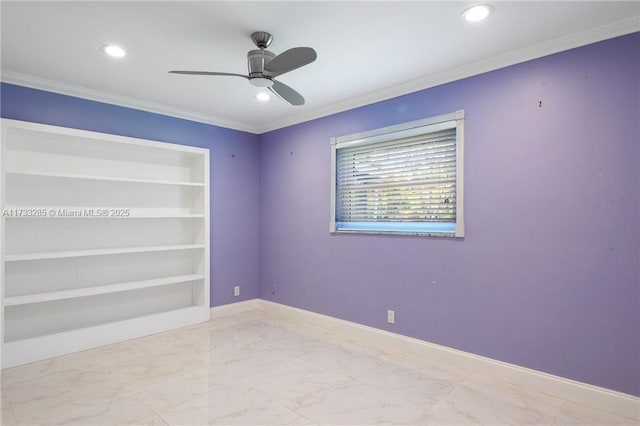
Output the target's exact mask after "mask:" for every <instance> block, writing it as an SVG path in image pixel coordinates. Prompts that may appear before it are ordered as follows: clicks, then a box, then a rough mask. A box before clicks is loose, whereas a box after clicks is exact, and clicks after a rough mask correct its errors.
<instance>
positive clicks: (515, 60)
mask: <svg viewBox="0 0 640 426" xmlns="http://www.w3.org/2000/svg"><path fill="white" fill-rule="evenodd" d="M638 31H640V22H638V18H636V17H632V18H628V19H624V20H622V21H618V22H614V23H612V24H607V25H603V26H600V27H596V28H592V29H590V30H587V31H583V32H581V33H577V34H569V35H567V36H564V37H560V38H558V39H555V40H549V41H546V42H543V43H538V44H534V45H531V46H527V47H523V48H521V49H518V50H514V51H512V52H508V53H505V54H502V55H498V56H493V57H490V58H487V59H483V60H480V61H477V62H474V63H471V64H467V65H463V66H461V67H457V68H453V69H449V70H445V71H442V72H439V73H436V74H431V75H428V76H426V77H423V78H420V79H417V80H414V81H410V82H408V83H403V84H398V85H396V86H391V87H388V88H385V89H382V90H378V91H374V92H368V93H367V94H365V95H362V96H357V97H354V98H350V99H347V100H345V101H341V102H336V103H334V104H331V105H326V106H322V107H318V108H313V109H309V110H305V111H304V112H302V111H301V112H300V113H299V114H295V113H294V114H289V115H287V116H286V117H284V118H282V119H280V120H271V121H270V122H269V123H268V124H267V125H265V126H261V127H259V129H258V130H257V133H258V134H260V133H266V132H270V131H272V130H277V129H281V128H284V127H288V126H293V125H294V124H299V123H304V122H306V121H311V120H315V119H318V118H322V117H326V116H329V115H333V114H337V113H339V112H344V111H348V110H351V109H355V108H359V107H362V106H365V105H371V104H374V103H376V102H381V101H385V100H389V99H393V98H397V97H398V96H402V95H406V94H409V93H414V92H418V91H420V90H425V89H429V88H431V87H435V86H440V85H442V84H446V83H450V82H452V81H457V80H462V79H464V78H468V77H473V76H475V75H478V74H483V73H486V72H489V71H495V70H498V69H500V68H505V67H508V66H511V65H516V64H519V63H522V62H527V61H530V60H532V59H537V58H541V57H544V56H548V55H552V54H554V53H559V52H563V51H565V50H570V49H575V48H577V47H582V46H586V45H589V44H592V43H597V42H599V41H603V40H607V39H610V38H615V37H620V36H623V35H626V34H631V33H635V32H638Z"/></svg>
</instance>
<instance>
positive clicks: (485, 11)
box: [462, 4, 493, 22]
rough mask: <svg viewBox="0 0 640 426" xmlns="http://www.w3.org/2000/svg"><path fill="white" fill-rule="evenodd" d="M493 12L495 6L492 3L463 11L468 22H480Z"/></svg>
mask: <svg viewBox="0 0 640 426" xmlns="http://www.w3.org/2000/svg"><path fill="white" fill-rule="evenodd" d="M492 12H493V6H491V5H490V4H479V5H477V6H473V7H470V8H468V9H466V10H465V11H464V12H462V17H463V18H464V19H465V21H467V22H478V21H482V20H483V19H486V18H487V17H488V16H489V15H491V13H492Z"/></svg>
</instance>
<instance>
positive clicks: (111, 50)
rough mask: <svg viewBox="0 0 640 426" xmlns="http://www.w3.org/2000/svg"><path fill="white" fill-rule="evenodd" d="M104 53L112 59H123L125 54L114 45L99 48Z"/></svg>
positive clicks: (120, 48)
mask: <svg viewBox="0 0 640 426" xmlns="http://www.w3.org/2000/svg"><path fill="white" fill-rule="evenodd" d="M100 50H102V51H103V52H104V53H106V54H107V55H109V56H112V57H114V58H124V57H125V56H126V54H127V52H125V51H124V49H123V48H122V47H120V46H116V45H115V44H106V45H104V46H102V47H101V48H100Z"/></svg>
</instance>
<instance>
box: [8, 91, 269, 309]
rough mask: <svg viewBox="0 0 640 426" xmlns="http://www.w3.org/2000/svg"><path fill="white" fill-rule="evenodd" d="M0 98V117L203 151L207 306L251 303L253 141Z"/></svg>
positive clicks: (122, 112)
mask: <svg viewBox="0 0 640 426" xmlns="http://www.w3.org/2000/svg"><path fill="white" fill-rule="evenodd" d="M0 96H1V102H2V103H1V106H2V110H1V115H2V117H3V118H11V119H15V120H24V121H32V122H38V123H46V124H53V125H57V126H64V127H73V128H77V129H84V130H92V131H97V132H104V133H112V134H116V135H124V136H132V137H137V138H145V139H153V140H159V141H163V142H171V143H177V144H182V145H191V146H199V147H204V148H209V149H210V152H211V158H210V161H211V174H210V176H211V185H210V188H211V306H217V305H224V304H227V303H231V302H238V301H240V300H246V299H253V298H255V297H257V296H258V284H259V277H258V144H257V142H258V137H257V136H256V135H253V134H250V133H245V132H240V131H235V130H229V129H225V128H222V127H216V126H212V125H208V124H202V123H196V122H193V121H188V120H182V119H179V118H173V117H168V116H164V115H160V114H153V113H149V112H144V111H140V110H136V109H131V108H124V107H120V106H115V105H109V104H104V103H100V102H94V101H88V100H84V99H78V98H74V97H70V96H64V95H59V94H55V93H50V92H44V91H41V90H34V89H29V88H26V87H20V86H15V85H11V84H2V86H1V87H0ZM234 285H240V286H241V290H242V291H241V296H240V297H233V286H234Z"/></svg>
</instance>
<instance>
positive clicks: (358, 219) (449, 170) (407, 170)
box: [332, 121, 462, 236]
mask: <svg viewBox="0 0 640 426" xmlns="http://www.w3.org/2000/svg"><path fill="white" fill-rule="evenodd" d="M448 123H449V124H448V125H444V126H443V125H442V123H441V125H439V126H421V127H418V129H417V130H416V127H411V129H410V131H404V132H403V131H399V132H390V133H386V134H385V135H386V136H385V137H382V138H381V137H376V135H371V137H369V138H363V139H361V140H359V141H358V143H351V144H350V143H348V142H346V143H342V144H341V143H340V142H339V141H338V143H337V144H336V146H335V153H334V157H335V158H334V163H335V169H334V172H335V176H334V180H335V189H334V197H335V198H334V212H333V214H334V215H335V216H334V218H333V223H332V228H333V230H334V231H338V232H339V231H347V232H349V231H350V232H388V233H409V234H434V235H451V236H453V235H457V236H460V234H461V226H459V225H461V221H460V220H459V219H461V218H459V217H458V215H459V213H460V212H461V210H460V209H459V201H460V200H459V183H460V182H461V179H459V177H460V176H459V172H460V171H459V168H460V165H461V164H462V161H461V160H462V159H461V158H459V155H460V154H461V153H462V150H461V149H460V148H461V147H460V146H459V144H460V140H461V138H460V136H461V135H459V134H458V132H459V126H458V125H457V124H458V123H457V122H456V121H449V122H448ZM414 124H415V123H414ZM443 127H444V129H443ZM447 127H448V128H447ZM407 133H408V134H410V136H406V135H407ZM416 133H417V134H416ZM372 141H373V142H372Z"/></svg>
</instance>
